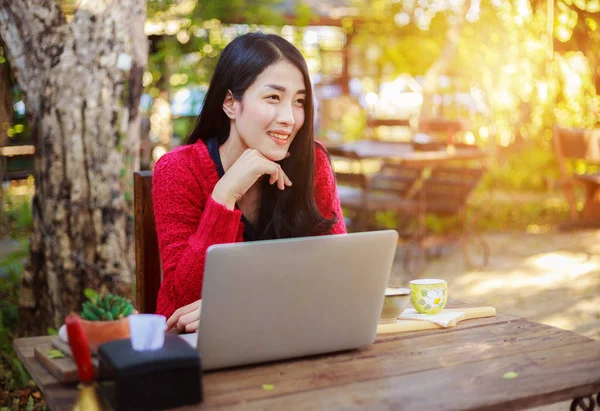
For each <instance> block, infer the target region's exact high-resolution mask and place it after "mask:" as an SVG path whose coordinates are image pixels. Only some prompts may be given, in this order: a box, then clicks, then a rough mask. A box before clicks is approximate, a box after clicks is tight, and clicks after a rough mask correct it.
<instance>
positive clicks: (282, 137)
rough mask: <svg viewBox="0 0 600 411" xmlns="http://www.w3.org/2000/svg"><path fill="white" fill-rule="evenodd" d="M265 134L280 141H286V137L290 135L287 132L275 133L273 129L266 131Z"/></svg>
mask: <svg viewBox="0 0 600 411" xmlns="http://www.w3.org/2000/svg"><path fill="white" fill-rule="evenodd" d="M267 134H268V135H270V136H271V137H273V138H275V139H277V140H279V141H281V142H285V141H287V140H288V138H289V137H290V135H289V134H279V133H275V132H273V131H267Z"/></svg>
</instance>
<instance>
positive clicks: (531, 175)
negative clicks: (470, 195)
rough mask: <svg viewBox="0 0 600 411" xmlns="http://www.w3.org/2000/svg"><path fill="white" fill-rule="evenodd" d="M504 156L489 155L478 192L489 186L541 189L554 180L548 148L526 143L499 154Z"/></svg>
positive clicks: (553, 161) (555, 174)
mask: <svg viewBox="0 0 600 411" xmlns="http://www.w3.org/2000/svg"><path fill="white" fill-rule="evenodd" d="M500 156H505V159H503V160H502V159H500V160H499V159H491V160H490V161H491V162H490V164H489V168H488V171H487V172H486V173H485V174H484V176H483V179H482V181H481V183H480V185H479V187H478V191H479V192H489V191H492V190H506V191H513V192H518V191H544V190H547V189H548V188H549V185H550V183H551V182H553V181H558V179H559V178H560V171H559V169H558V163H557V162H556V156H555V155H554V153H553V152H552V151H551V150H548V149H541V148H538V147H535V146H534V147H529V148H526V149H523V150H520V151H518V152H512V153H507V154H502V153H501V154H499V157H500Z"/></svg>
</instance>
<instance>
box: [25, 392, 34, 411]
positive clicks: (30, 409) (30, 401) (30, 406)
mask: <svg viewBox="0 0 600 411" xmlns="http://www.w3.org/2000/svg"><path fill="white" fill-rule="evenodd" d="M34 406H35V402H34V401H33V397H32V396H31V395H30V396H29V399H28V400H27V408H25V410H26V411H33V407H34Z"/></svg>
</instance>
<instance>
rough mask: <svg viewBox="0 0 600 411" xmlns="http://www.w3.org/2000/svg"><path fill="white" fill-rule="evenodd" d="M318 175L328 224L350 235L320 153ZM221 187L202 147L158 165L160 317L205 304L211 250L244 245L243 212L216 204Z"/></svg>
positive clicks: (180, 152)
mask: <svg viewBox="0 0 600 411" xmlns="http://www.w3.org/2000/svg"><path fill="white" fill-rule="evenodd" d="M317 144H318V143H317ZM315 170H316V171H315V200H316V203H317V206H318V208H319V210H320V211H321V214H322V215H323V216H324V217H325V218H331V217H333V215H334V213H335V215H337V217H338V220H337V223H336V224H335V225H334V227H333V228H332V229H331V234H342V233H345V232H346V226H345V225H344V218H343V216H342V210H341V207H340V201H339V198H338V196H337V191H336V186H335V178H334V175H333V172H332V169H331V166H330V163H329V159H328V158H327V155H326V154H325V152H324V150H321V149H320V148H318V147H315ZM218 181H219V176H218V174H217V168H216V166H215V163H214V162H213V160H212V158H211V156H210V154H209V151H208V148H207V146H206V144H205V143H204V142H203V141H198V142H197V143H195V144H191V145H185V146H181V147H178V148H176V149H174V150H173V151H171V152H169V153H167V154H165V155H164V156H162V157H161V158H160V159H159V160H158V161H157V162H156V165H155V168H154V173H153V177H152V198H153V203H154V217H155V219H156V231H157V234H158V245H159V249H160V257H161V260H162V275H163V281H162V284H161V287H160V290H159V292H158V301H157V307H156V312H157V313H158V314H162V315H164V316H166V317H167V318H168V317H170V316H171V314H173V312H174V311H175V310H176V309H177V308H179V307H183V306H184V305H187V304H190V303H192V302H194V301H196V300H198V299H199V298H200V296H201V293H202V283H203V278H204V264H205V260H206V250H207V249H208V247H209V246H211V245H213V244H224V243H234V242H242V241H243V233H244V224H243V223H242V220H241V217H242V212H241V211H240V210H238V209H235V210H229V209H227V208H226V207H225V206H224V205H222V204H220V203H217V202H216V201H215V200H213V198H212V192H213V189H214V187H215V185H216V184H217V182H218Z"/></svg>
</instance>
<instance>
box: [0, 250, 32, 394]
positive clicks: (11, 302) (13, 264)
mask: <svg viewBox="0 0 600 411" xmlns="http://www.w3.org/2000/svg"><path fill="white" fill-rule="evenodd" d="M26 255H27V248H26V247H24V250H22V251H16V252H14V253H12V254H9V255H8V256H7V257H6V258H5V259H4V260H3V261H2V262H0V280H1V281H0V386H2V387H6V388H7V389H21V388H24V387H25V386H27V383H28V382H29V380H30V377H29V375H28V373H27V371H26V370H25V368H24V367H23V364H21V362H20V361H19V359H18V358H17V355H16V353H15V352H14V349H13V346H12V340H13V337H14V332H15V330H16V329H17V326H18V321H19V310H18V307H19V281H20V278H21V272H22V271H23V266H24V264H25V258H26Z"/></svg>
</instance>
